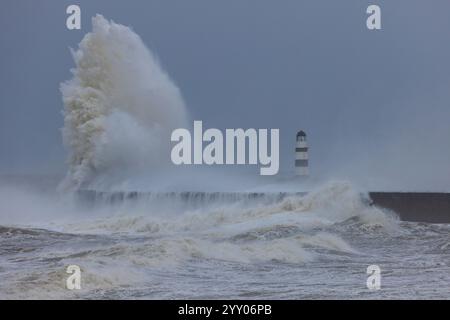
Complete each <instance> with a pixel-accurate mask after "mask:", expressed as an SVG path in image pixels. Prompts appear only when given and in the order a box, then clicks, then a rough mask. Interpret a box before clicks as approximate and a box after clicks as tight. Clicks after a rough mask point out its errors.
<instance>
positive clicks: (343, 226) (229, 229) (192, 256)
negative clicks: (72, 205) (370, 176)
mask: <svg viewBox="0 0 450 320" xmlns="http://www.w3.org/2000/svg"><path fill="white" fill-rule="evenodd" d="M211 197H212V196H207V195H203V196H200V195H199V194H197V195H194V194H192V195H190V196H189V197H188V199H186V198H183V197H182V196H180V195H179V194H178V195H177V194H168V195H166V196H164V197H159V198H158V199H155V197H153V196H151V197H150V196H144V195H140V196H138V195H133V196H128V197H125V198H129V199H128V200H126V199H119V200H117V199H116V201H114V203H111V199H110V198H108V197H105V195H102V196H100V197H97V198H96V199H94V202H93V203H88V205H86V204H85V205H83V206H81V207H78V209H79V210H82V211H83V210H84V213H86V212H89V214H88V215H87V214H81V215H80V217H78V218H76V219H75V218H71V219H68V220H66V221H59V220H54V221H50V222H45V223H43V224H41V227H44V229H37V228H35V227H33V226H27V225H26V223H22V224H21V225H15V226H2V227H0V277H1V279H2V281H1V282H0V297H1V298H7V299H11V298H27V299H30V298H46V299H53V298H89V299H144V298H145V299H165V298H170V299H172V298H199V299H206V298H211V299H219V298H223V299H228V298H237V299H303V298H306V299H317V298H332V299H335V298H343V299H377V298H402V299H403V298H413V299H415V298H427V299H437V298H444V299H448V298H450V225H433V224H425V223H409V222H399V221H398V220H397V219H396V218H395V215H392V214H391V213H387V212H384V211H382V210H380V209H378V208H375V207H372V206H369V205H368V204H367V202H366V201H364V200H363V199H362V198H361V196H360V194H359V193H358V192H355V191H354V190H353V189H352V187H351V186H350V185H348V184H339V183H337V184H329V185H327V186H325V187H323V188H320V189H318V190H316V191H314V192H311V193H309V194H308V195H301V194H297V195H288V196H279V195H278V196H277V195H273V194H271V195H267V196H266V197H265V196H261V197H256V198H255V197H254V196H253V197H249V196H248V195H247V196H242V197H240V198H239V197H238V198H234V199H229V198H227V197H223V196H222V197H221V196H219V195H218V194H216V195H215V196H214V197H215V198H211ZM168 208H170V210H169V209H168ZM50 230H52V231H50ZM71 264H75V265H78V266H80V268H81V270H82V274H81V277H82V282H81V285H82V289H81V290H74V291H70V290H68V289H66V288H65V280H66V278H67V277H68V276H69V274H67V273H66V272H65V268H66V267H67V266H68V265H71ZM373 264H376V265H378V266H379V267H380V268H381V289H380V290H377V291H371V290H368V289H367V287H366V280H367V277H368V275H367V274H366V268H367V267H368V266H369V265H373Z"/></svg>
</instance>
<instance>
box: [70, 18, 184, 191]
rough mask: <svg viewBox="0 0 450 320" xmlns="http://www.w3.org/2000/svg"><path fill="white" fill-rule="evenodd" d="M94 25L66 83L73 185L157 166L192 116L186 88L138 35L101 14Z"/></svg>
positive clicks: (102, 183)
mask: <svg viewBox="0 0 450 320" xmlns="http://www.w3.org/2000/svg"><path fill="white" fill-rule="evenodd" d="M92 27H93V30H92V32H90V33H88V34H86V35H85V37H84V38H83V40H82V41H81V42H80V44H79V48H78V49H77V50H76V51H73V52H72V54H73V57H74V60H75V64H76V67H75V69H73V70H72V73H73V78H72V79H71V80H69V81H67V82H65V83H63V84H62V85H61V92H62V95H63V101H64V128H63V135H64V143H65V145H66V147H67V148H68V151H69V161H68V165H69V172H68V174H67V178H66V179H65V181H64V183H63V187H64V188H68V189H76V188H79V187H87V186H91V187H92V186H93V185H95V184H97V185H100V186H105V185H106V186H108V184H111V183H112V182H113V181H114V177H115V176H119V177H121V178H123V177H125V176H126V175H132V174H136V172H139V171H143V170H147V171H157V170H158V169H159V168H160V167H162V166H164V165H166V163H167V159H168V158H167V155H168V154H169V151H168V150H169V143H168V142H169V141H170V133H171V131H172V130H173V129H175V128H178V127H183V126H186V120H187V113H186V108H185V106H184V102H183V99H182V97H181V94H180V91H179V89H178V88H177V87H176V85H175V84H174V83H173V82H172V81H171V80H170V78H169V76H168V75H167V74H166V73H165V72H164V70H163V69H162V68H161V66H160V65H159V63H158V61H157V59H156V57H155V56H154V55H153V54H152V53H151V52H150V51H149V50H148V48H147V47H146V46H145V44H144V43H143V42H142V40H141V39H140V37H139V36H138V35H137V34H135V33H134V32H133V31H132V30H131V29H130V28H128V27H125V26H122V25H119V24H116V23H114V22H109V21H107V20H106V19H105V18H103V16H101V15H97V16H96V17H94V18H93V19H92Z"/></svg>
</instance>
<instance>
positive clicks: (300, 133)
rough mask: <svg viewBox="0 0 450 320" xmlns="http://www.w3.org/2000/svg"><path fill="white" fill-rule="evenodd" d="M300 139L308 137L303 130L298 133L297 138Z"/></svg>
mask: <svg viewBox="0 0 450 320" xmlns="http://www.w3.org/2000/svg"><path fill="white" fill-rule="evenodd" d="M298 137H306V133H305V131H303V130H300V131H299V132H297V138H298Z"/></svg>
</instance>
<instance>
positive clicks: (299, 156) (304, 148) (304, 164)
mask: <svg viewBox="0 0 450 320" xmlns="http://www.w3.org/2000/svg"><path fill="white" fill-rule="evenodd" d="M308 174H309V169H308V145H307V144H306V133H305V132H304V131H303V130H300V131H299V132H298V133H297V139H296V145H295V175H297V176H308Z"/></svg>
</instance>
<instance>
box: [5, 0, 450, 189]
mask: <svg viewBox="0 0 450 320" xmlns="http://www.w3.org/2000/svg"><path fill="white" fill-rule="evenodd" d="M69 4H79V5H80V6H81V10H82V29H81V30H79V31H78V30H75V31H69V30H67V29H66V27H65V20H66V17H67V15H66V13H65V9H66V7H67V6H68V5H69ZM369 4H378V5H380V7H381V10H382V30H380V31H369V30H368V29H367V28H366V22H365V21H366V17H367V15H366V13H365V11H366V8H367V6H368V5H369ZM97 13H100V14H103V15H104V16H105V17H106V18H107V19H112V20H114V21H115V22H117V23H121V24H124V25H128V26H131V27H132V28H133V29H134V31H135V32H136V33H138V34H139V35H140V36H141V38H142V39H143V41H144V42H145V43H146V44H147V46H148V47H149V48H150V49H151V50H152V51H153V52H155V53H156V55H157V56H158V57H159V59H160V61H161V63H162V65H163V66H164V68H165V69H166V70H167V71H168V73H169V74H170V76H171V78H172V79H173V80H174V82H175V83H176V84H177V85H178V86H179V87H180V89H181V92H182V94H183V97H184V99H185V102H186V104H187V106H188V109H189V111H190V113H191V116H192V118H194V119H198V120H203V122H204V127H218V128H238V127H243V128H249V127H251V128H280V139H281V141H280V143H281V159H280V160H281V165H282V167H281V170H282V171H289V170H291V169H292V165H293V148H294V139H295V133H296V131H297V130H299V129H304V130H305V131H306V132H307V134H308V142H309V144H310V146H311V152H310V158H311V171H312V173H313V174H317V175H329V176H330V177H333V176H346V175H349V176H352V175H353V176H359V177H363V176H371V177H375V178H377V179H378V178H379V179H385V180H389V179H391V180H395V181H401V182H402V183H404V184H405V185H409V186H411V188H412V186H418V187H420V186H423V188H424V189H427V190H428V189H436V190H438V189H439V190H441V189H449V190H450V1H448V0H434V1H432V2H431V1H426V0H396V1H375V0H373V1H364V0H341V1H335V0H329V1H319V0H308V1H300V0H292V1H286V0H283V1H275V0H254V1H242V0H226V1H225V0H221V1H219V0H215V1H211V0H189V1H186V0H179V1H172V0H158V1H155V0H149V1H112V0H107V1H92V0H89V1H50V0H43V1H36V0H29V1H28V0H27V1H26V0H3V1H2V2H1V10H0V28H1V31H0V35H1V38H0V55H1V59H0V71H1V72H0V90H1V91H0V172H1V173H20V172H50V173H52V172H57V173H58V172H59V173H61V172H64V170H65V169H64V168H65V167H64V161H65V151H64V148H63V146H62V140H61V134H60V128H61V127H62V125H63V122H62V120H63V118H62V115H61V111H62V108H63V106H62V102H61V95H60V92H59V84H60V82H62V81H64V80H67V79H69V78H70V77H71V74H70V71H69V70H70V68H72V67H73V66H74V64H73V61H72V58H71V56H70V52H69V47H73V48H76V47H77V44H78V42H79V41H80V40H81V39H82V37H83V35H84V34H85V33H87V32H89V31H90V29H91V23H90V19H91V17H92V16H94V15H95V14H97Z"/></svg>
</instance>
